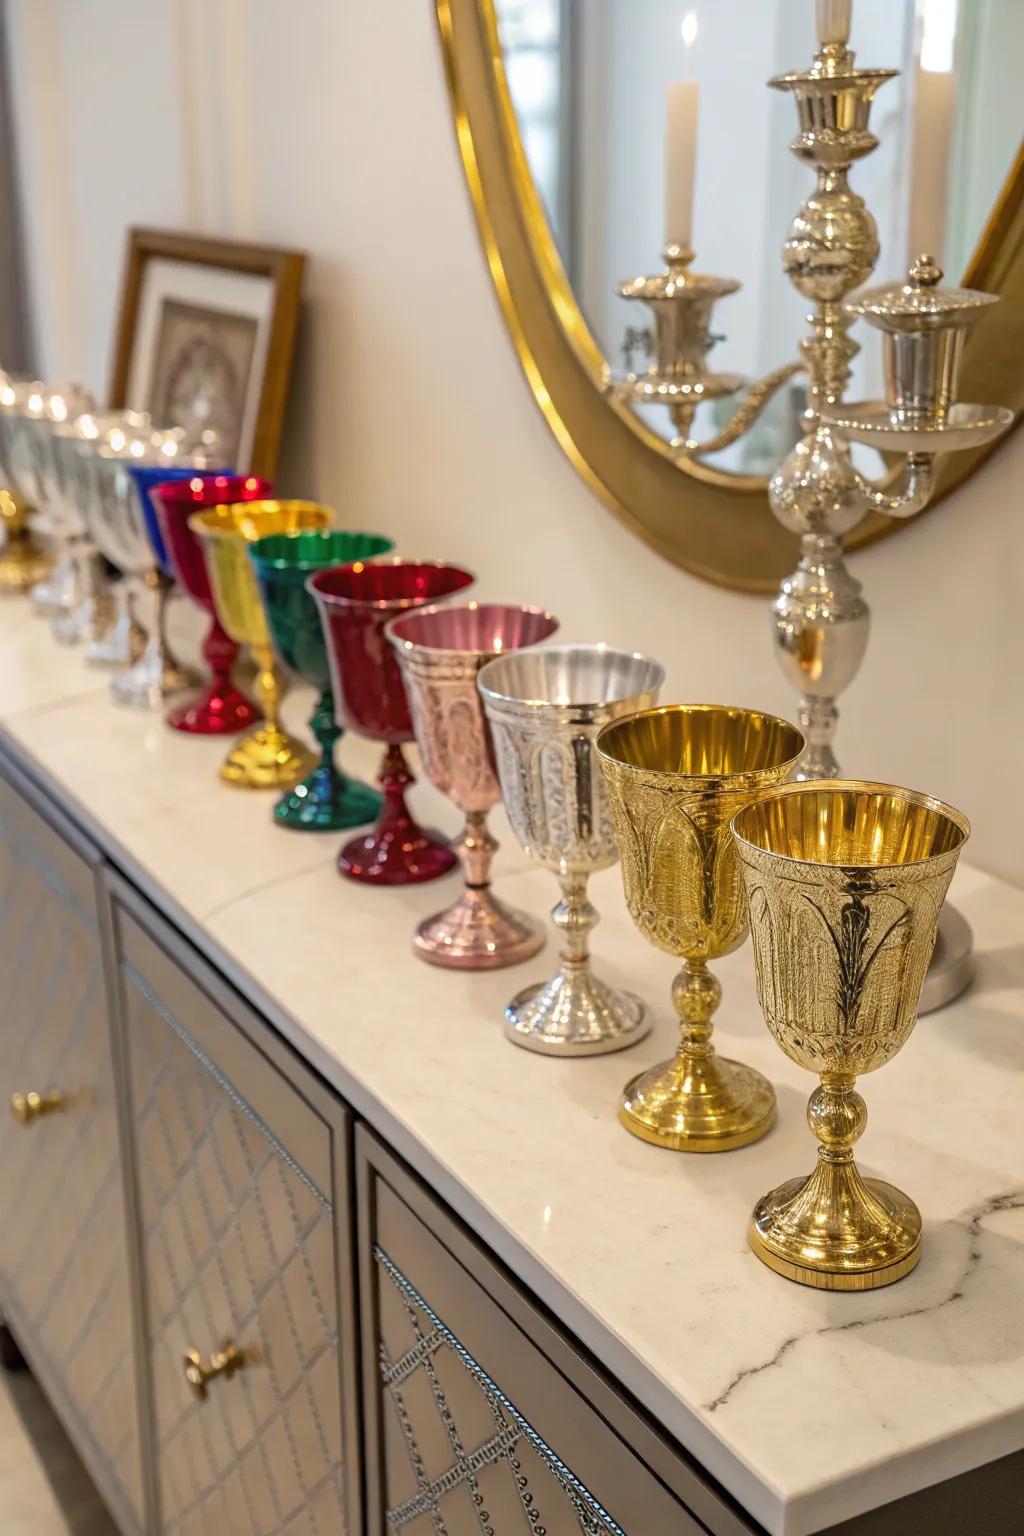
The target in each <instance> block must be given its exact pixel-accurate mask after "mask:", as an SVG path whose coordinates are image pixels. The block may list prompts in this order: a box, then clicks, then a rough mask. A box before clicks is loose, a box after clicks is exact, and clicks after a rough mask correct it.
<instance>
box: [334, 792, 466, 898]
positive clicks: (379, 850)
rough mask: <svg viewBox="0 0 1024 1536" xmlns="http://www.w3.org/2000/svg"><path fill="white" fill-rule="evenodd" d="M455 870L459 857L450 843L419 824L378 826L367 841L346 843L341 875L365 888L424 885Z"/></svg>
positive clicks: (357, 839)
mask: <svg viewBox="0 0 1024 1536" xmlns="http://www.w3.org/2000/svg"><path fill="white" fill-rule="evenodd" d="M386 813H387V806H385V814H386ZM454 867H455V855H454V853H452V850H451V848H450V847H449V846H448V843H447V841H446V839H445V838H443V837H442V836H441V835H440V833H438V832H428V831H426V830H425V829H424V828H423V827H420V826H417V825H416V824H415V822H413V823H411V824H410V823H405V824H402V825H398V826H393V827H385V828H384V829H383V830H382V829H381V828H380V827H379V826H376V827H374V828H373V831H372V832H368V833H367V834H366V836H365V837H354V838H353V839H352V841H351V842H350V843H346V844H345V846H344V848H343V849H342V850H341V853H340V854H339V855H338V869H339V870H340V872H341V873H342V874H343V875H346V876H347V877H348V879H349V880H361V881H363V883H364V884H365V885H421V884H422V883H423V882H424V881H426V880H437V879H439V878H440V876H441V875H446V874H447V873H448V872H449V870H451V869H454Z"/></svg>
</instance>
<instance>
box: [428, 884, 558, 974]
mask: <svg viewBox="0 0 1024 1536" xmlns="http://www.w3.org/2000/svg"><path fill="white" fill-rule="evenodd" d="M544 939H545V934H544V928H543V926H542V924H540V923H537V922H534V920H533V918H532V917H527V915H526V913H525V912H519V911H517V910H516V909H515V908H514V907H507V906H506V905H505V903H504V902H503V901H499V900H498V899H497V897H496V896H494V895H492V893H491V889H490V886H487V885H467V886H466V888H465V890H464V891H463V893H462V895H461V896H460V897H459V899H458V901H456V902H453V903H452V905H451V906H450V907H448V908H447V909H446V910H445V911H444V912H436V913H435V914H434V916H433V917H428V918H426V919H425V920H424V921H423V922H422V923H420V925H419V927H418V928H417V929H416V932H415V934H414V936H413V941H412V948H413V953H414V954H415V955H418V956H419V958H420V959H421V960H426V961H427V962H428V963H429V964H430V965H443V966H448V967H449V968H450V969H451V970H455V971H497V970H500V969H501V968H502V966H506V965H518V964H519V963H520V961H522V960H531V959H532V958H533V956H534V955H536V954H538V953H539V952H540V950H542V949H543V948H544Z"/></svg>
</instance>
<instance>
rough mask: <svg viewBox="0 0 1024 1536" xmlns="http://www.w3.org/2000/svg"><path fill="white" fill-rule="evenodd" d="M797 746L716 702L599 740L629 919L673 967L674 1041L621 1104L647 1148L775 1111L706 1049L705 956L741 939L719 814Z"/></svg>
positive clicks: (714, 1138) (751, 1133) (767, 1122)
mask: <svg viewBox="0 0 1024 1536" xmlns="http://www.w3.org/2000/svg"><path fill="white" fill-rule="evenodd" d="M803 749H804V738H803V737H802V736H801V734H800V732H799V731H798V730H797V729H796V727H795V726H793V725H790V724H789V722H788V721H786V720H778V719H776V717H775V716H774V715H762V714H759V713H757V712H756V711H755V710H750V709H732V708H729V707H728V706H726V705H713V704H677V705H674V706H670V707H667V708H663V709H648V710H644V711H643V712H642V713H640V714H637V715H631V716H629V717H628V718H627V719H625V720H619V721H617V722H616V723H615V724H614V725H610V726H608V727H606V729H605V730H603V731H602V732H601V734H600V736H599V737H598V740H597V750H598V755H599V757H600V759H601V767H602V769H603V771H604V776H605V783H606V784H607V786H608V798H609V800H610V801H611V807H612V815H613V816H614V818H615V836H616V840H617V842H618V845H619V852H620V855H621V858H622V879H623V883H624V885H625V888H626V905H627V906H628V908H629V914H630V916H631V917H632V919H633V921H634V923H635V924H636V926H637V927H638V928H639V929H640V932H641V933H642V934H643V935H644V937H645V938H647V939H649V940H650V942H651V943H652V944H655V945H657V947H658V948H659V949H664V950H667V951H668V953H669V954H670V955H678V956H679V957H680V958H681V959H682V960H683V962H684V964H683V968H682V970H681V971H680V972H679V975H678V976H677V977H676V979H675V982H674V983H673V986H672V1001H673V1003H674V1004H675V1007H676V1012H677V1013H678V1015H679V1026H680V1030H681V1032H682V1038H681V1040H680V1043H679V1049H678V1051H677V1052H676V1054H675V1056H674V1057H673V1058H672V1060H671V1061H664V1062H659V1063H658V1065H657V1066H654V1067H651V1068H649V1069H648V1071H646V1072H641V1073H640V1075H639V1076H638V1077H634V1078H633V1079H632V1081H631V1082H629V1083H627V1085H626V1088H625V1090H624V1092H623V1096H622V1102H621V1104H620V1107H619V1118H620V1120H621V1121H622V1123H623V1125H624V1126H625V1127H626V1129H627V1130H629V1131H632V1132H633V1134H634V1136H640V1137H642V1138H643V1140H644V1141H650V1142H653V1143H654V1145H655V1146H658V1147H668V1148H670V1149H672V1150H673V1151H676V1152H727V1151H729V1150H731V1149H732V1148H733V1147H743V1146H746V1145H747V1143H748V1142H751V1141H756V1140H757V1139H758V1137H759V1136H763V1135H764V1133H765V1132H766V1131H767V1130H768V1129H769V1127H770V1126H771V1124H772V1122H773V1121H774V1119H775V1092H774V1089H773V1088H772V1085H771V1083H769V1081H768V1079H767V1078H765V1077H763V1076H762V1075H761V1073H760V1072H755V1071H754V1069H753V1068H752V1067H747V1066H744V1065H743V1064H742V1063H741V1062H737V1061H728V1060H726V1059H724V1058H723V1057H721V1056H718V1055H716V1053H715V1049H714V1047H713V1046H712V1044H711V1016H712V1014H713V1013H714V1012H715V1009H716V1008H717V1007H718V1004H719V1002H720V1001H721V997H722V987H721V983H720V982H719V981H718V979H717V977H715V976H713V975H712V974H711V972H710V971H709V970H708V961H709V960H718V959H720V958H721V957H722V956H723V955H727V954H729V953H730V952H731V951H732V950H734V949H736V948H737V947H738V946H739V945H740V944H742V943H743V940H744V939H745V938H746V936H747V903H746V899H745V897H744V893H743V884H742V880H741V878H740V870H739V862H738V860H737V857H736V850H735V847H734V845H733V840H732V837H731V835H730V832H729V822H730V820H731V819H732V817H733V816H734V815H735V813H736V811H737V810H740V809H742V808H743V807H744V806H745V805H748V804H749V803H750V801H751V800H753V799H754V797H755V796H756V795H758V794H759V793H760V792H761V791H762V790H764V789H766V788H768V787H769V786H771V785H773V784H780V783H781V782H782V780H783V779H785V777H786V775H787V774H788V773H789V772H790V771H791V770H792V767H793V765H794V763H795V762H796V760H797V758H798V757H799V756H800V754H801V752H802V751H803Z"/></svg>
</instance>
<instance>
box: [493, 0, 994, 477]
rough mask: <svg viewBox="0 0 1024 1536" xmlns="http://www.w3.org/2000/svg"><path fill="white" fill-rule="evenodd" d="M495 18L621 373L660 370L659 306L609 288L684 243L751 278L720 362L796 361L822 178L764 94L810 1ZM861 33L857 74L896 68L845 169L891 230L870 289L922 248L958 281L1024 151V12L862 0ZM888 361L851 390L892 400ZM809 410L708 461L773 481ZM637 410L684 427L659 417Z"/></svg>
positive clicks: (870, 366) (533, 0)
mask: <svg viewBox="0 0 1024 1536" xmlns="http://www.w3.org/2000/svg"><path fill="white" fill-rule="evenodd" d="M496 11H497V16H498V24H499V30H500V36H501V42H502V48H503V56H504V65H505V72H506V76H507V79H508V85H509V91H510V95H511V98H512V102H513V105H514V108H515V111H516V115H517V118H518V123H519V129H520V134H521V137H522V141H523V146H524V150H525V153H526V156H527V160H528V162H529V165H530V167H531V170H532V172H533V176H534V179H535V182H536V185H537V188H538V191H539V193H540V195H541V198H542V201H543V204H544V207H545V209H546V211H547V215H548V219H549V222H550V226H551V230H552V233H553V235H554V238H555V241H556V244H557V246H558V250H559V253H560V255H561V259H562V263H563V265H564V267H565V271H566V275H567V276H568V278H569V281H570V283H571V285H572V288H573V291H574V293H575V295H576V299H577V302H578V304H579V306H580V309H581V310H582V312H583V315H584V317H585V318H586V321H587V323H588V325H589V327H590V329H591V331H592V333H593V335H594V336H595V338H596V340H597V342H598V344H599V345H600V347H601V349H602V351H603V353H604V355H605V357H606V358H607V360H608V363H609V366H610V368H611V369H612V370H613V371H615V372H622V371H624V370H636V371H637V372H642V371H643V370H644V369H645V368H646V366H647V354H646V352H645V343H646V342H647V340H648V336H647V333H646V332H645V329H644V328H645V326H646V325H647V324H648V316H649V311H648V310H647V308H646V306H643V305H639V304H636V303H632V302H629V301H627V300H626V299H624V298H622V297H620V296H619V294H618V291H617V290H618V288H619V285H620V284H621V283H622V281H623V280H624V279H628V278H630V277H635V276H637V275H640V274H643V275H645V276H647V275H653V274H656V273H659V272H661V271H662V270H663V268H664V266H665V263H664V261H663V259H662V252H663V251H664V249H665V246H666V244H667V243H668V242H669V241H672V240H675V241H676V242H677V243H683V242H688V243H689V244H690V246H691V247H692V248H693V249H694V250H695V252H696V256H695V259H694V261H693V263H692V270H693V271H694V272H700V273H707V274H712V275H714V276H716V277H721V278H731V279H734V280H736V281H737V282H738V283H739V284H740V285H741V286H740V287H739V289H738V290H737V291H736V292H734V293H732V294H730V295H729V296H727V297H723V298H721V299H720V300H719V301H718V303H717V304H716V306H715V308H714V311H713V315H712V324H711V330H712V334H713V337H714V344H713V350H712V352H711V354H710V357H709V367H711V368H713V369H714V370H715V372H716V373H726V374H732V375H739V376H742V377H743V378H744V379H746V380H748V381H754V380H757V379H760V378H761V377H762V376H764V375H765V374H767V373H769V372H770V371H772V370H775V369H777V368H779V367H780V365H782V364H785V363H786V362H787V361H788V360H790V359H793V358H794V357H795V356H796V347H797V341H798V338H799V337H800V336H801V335H802V334H803V332H804V329H805V326H804V310H805V309H806V304H805V302H804V301H803V300H801V298H800V296H799V295H798V294H797V293H796V292H795V291H794V290H793V288H792V287H791V285H790V284H789V283H788V282H787V281H786V279H785V277H784V275H783V273H782V269H781V263H780V252H781V249H782V245H783V242H784V240H785V236H786V231H787V229H788V227H789V224H790V222H791V220H792V218H793V215H794V214H795V212H796V210H797V209H798V208H799V206H800V204H801V203H802V201H803V200H804V198H805V197H806V196H807V194H808V192H809V190H810V187H811V184H812V183H811V176H810V173H809V171H808V170H807V168H806V167H805V166H803V165H801V164H800V162H799V161H798V160H797V159H796V158H795V157H794V156H793V155H792V154H790V153H789V149H788V145H789V143H790V141H791V140H792V138H793V136H794V133H795V126H796V125H795V116H794V111H793V102H792V100H791V98H790V97H789V96H788V95H787V94H785V93H780V92H776V91H772V90H769V89H767V88H766V84H765V82H766V80H767V79H768V77H769V76H771V75H774V74H779V73H783V72H785V71H787V70H791V69H802V68H805V67H807V65H808V64H809V63H810V60H811V58H812V55H813V53H814V52H815V49H816V46H817V44H816V40H815V31H814V7H813V6H812V5H811V4H810V3H809V0H807V3H803V4H794V3H793V0H496ZM850 41H851V46H852V47H853V48H854V49H855V50H856V54H857V62H858V64H860V65H863V66H879V67H896V68H899V69H900V71H901V73H900V75H899V76H898V77H897V78H896V79H894V80H892V81H891V82H889V83H888V84H886V85H885V86H884V87H883V88H882V89H881V90H880V92H879V94H878V98H877V100H876V102H875V106H874V109H873V116H872V129H873V131H874V132H875V134H876V135H877V137H878V138H879V140H880V145H879V148H878V149H877V150H875V151H874V153H873V154H871V155H870V156H868V157H867V158H866V159H864V160H862V161H860V162H859V163H858V164H857V165H856V166H854V168H853V171H852V173H851V184H852V186H853V187H854V189H855V190H856V192H857V193H859V195H860V196H862V197H863V198H864V199H865V200H866V202H867V204H868V207H869V208H870V209H871V211H872V212H873V214H874V216H875V219H876V222H877V224H878V234H879V241H880V245H881V256H880V258H879V262H878V266H877V269H876V273H875V277H874V279H873V281H880V280H883V279H887V278H890V277H896V276H898V275H900V273H901V272H902V271H904V270H905V269H906V267H907V265H908V262H909V261H910V260H911V259H912V257H913V256H915V255H917V254H918V253H920V252H922V251H928V252H930V253H931V254H933V255H935V256H937V257H938V259H939V261H940V264H941V265H942V266H943V267H944V269H945V271H946V273H947V277H948V280H949V281H952V282H959V281H960V279H961V278H962V276H963V273H964V270H965V268H966V266H967V264H968V262H969V260H970V257H971V254H972V252H973V250H974V248H975V246H976V244H977V242H978V240H979V238H980V236H981V234H982V231H983V229H984V227H985V224H986V222H987V220H988V218H989V215H990V213H991V210H992V207H993V205H994V203H995V202H996V200H997V198H998V196H999V193H1000V190H1001V188H1002V186H1003V184H1004V182H1005V180H1006V177H1007V174H1008V172H1009V170H1010V168H1011V166H1012V164H1013V161H1014V158H1015V156H1016V154H1017V152H1018V149H1019V144H1020V138H1021V111H1020V97H1019V87H1018V84H1017V82H1018V81H1019V78H1020V74H1021V69H1022V67H1024V4H1022V3H1021V0H860V3H859V4H858V5H857V6H855V7H854V18H853V31H852V35H851V39H850ZM669 226H671V227H669ZM860 339H861V341H862V345H863V343H864V338H863V337H862V338H860ZM881 368H882V360H881V354H880V349H879V348H878V347H877V346H872V345H864V346H863V351H862V352H861V353H860V354H859V356H858V357H857V358H855V360H854V362H853V377H852V379H851V382H850V386H849V389H848V391H847V393H848V397H849V398H851V399H855V398H866V397H875V396H877V395H879V394H881V393H882V392H883V384H882V376H881ZM740 399H741V395H740V394H738V393H731V394H728V395H723V396H722V397H720V398H717V399H712V400H708V401H706V402H705V403H704V404H702V405H701V407H700V409H699V410H698V411H697V413H696V415H695V417H694V419H693V422H692V425H691V426H690V428H689V429H688V430H689V432H690V433H691V434H692V436H693V437H695V438H697V439H699V440H701V441H705V440H707V439H708V438H711V437H713V436H715V435H717V433H718V432H719V431H720V430H721V429H722V428H723V427H724V426H725V424H726V422H727V421H728V420H729V418H730V417H731V416H732V414H733V412H734V411H735V409H736V406H737V404H738V402H739V400H740ZM803 404H804V385H803V381H802V378H801V376H800V375H799V374H798V375H796V376H795V377H793V378H789V379H787V380H786V381H785V382H784V383H783V384H782V385H781V386H780V387H779V388H778V390H777V391H776V393H775V394H774V395H773V397H772V399H771V400H770V402H769V404H768V406H767V407H766V409H765V410H764V412H763V414H762V415H761V416H760V418H759V419H758V421H757V422H756V424H755V425H754V426H753V427H752V428H751V429H750V430H749V431H748V432H746V434H745V435H743V436H742V437H741V438H740V439H739V440H738V441H737V442H735V443H733V444H732V445H731V446H730V447H728V448H726V449H724V450H722V451H720V452H718V453H715V454H711V455H708V456H707V457H706V458H705V459H704V460H703V462H706V463H708V464H713V465H715V466H716V467H717V468H720V469H725V470H729V471H735V472H738V473H744V474H769V473H770V472H771V471H772V470H773V469H774V468H775V467H776V465H777V464H778V463H779V461H780V460H781V459H782V458H783V457H784V456H785V454H786V453H787V452H788V450H789V449H790V447H791V446H792V445H793V444H794V443H795V442H796V441H797V439H798V437H799V436H800V430H799V418H800V413H801V411H802V409H803ZM640 414H641V416H642V417H643V419H644V421H645V422H646V423H647V425H648V426H650V427H651V428H652V429H653V430H654V431H656V432H657V433H659V435H661V436H663V437H665V438H666V439H670V438H672V437H673V436H675V435H676V429H675V428H674V427H673V425H672V421H671V420H670V417H669V413H668V411H667V410H666V409H664V408H663V407H660V406H650V407H646V406H642V407H640Z"/></svg>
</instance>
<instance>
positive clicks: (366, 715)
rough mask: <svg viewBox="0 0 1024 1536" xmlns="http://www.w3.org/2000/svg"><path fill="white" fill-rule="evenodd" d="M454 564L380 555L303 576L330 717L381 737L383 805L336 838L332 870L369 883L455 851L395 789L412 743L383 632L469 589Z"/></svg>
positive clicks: (400, 877) (422, 869)
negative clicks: (358, 833) (314, 610)
mask: <svg viewBox="0 0 1024 1536" xmlns="http://www.w3.org/2000/svg"><path fill="white" fill-rule="evenodd" d="M474 579H475V578H474V577H473V576H472V575H471V574H470V572H469V571H465V570H463V569H462V567H461V566H458V565H446V564H443V563H441V562H438V561H432V560H403V559H401V558H399V557H398V556H391V557H388V556H385V557H384V558H382V559H380V560H375V561H374V562H373V563H372V564H364V563H363V562H362V561H358V560H357V561H355V562H354V563H353V564H352V565H338V566H331V567H329V568H328V569H327V570H323V571H317V572H316V574H315V575H313V576H311V577H310V578H309V580H308V582H307V583H306V587H307V590H308V591H309V592H311V593H312V594H313V597H314V598H315V599H316V604H317V607H318V608H319V610H320V622H321V624H322V625H323V630H324V639H325V641H326V643H327V656H328V660H329V662H330V668H331V685H332V687H333V690H334V704H335V709H336V711H337V713H338V716H339V717H340V718H341V719H342V720H344V722H345V724H346V725H347V726H349V727H350V728H351V729H352V730H353V731H357V732H358V733H359V734H360V735H361V736H368V737H369V738H370V740H371V741H383V742H386V743H387V751H386V752H385V754H384V762H383V764H382V766H381V772H380V779H379V783H380V786H381V789H382V790H383V791H384V804H383V806H382V807H381V812H380V815H379V816H378V817H377V820H376V822H375V824H374V826H373V828H372V829H371V831H370V832H368V833H366V834H364V835H363V836H362V837H355V838H353V839H352V841H351V842H350V843H346V844H345V846H344V848H343V849H342V850H341V854H340V855H339V858H338V868H339V869H340V870H341V873H342V874H343V875H348V876H349V877H350V879H353V880H364V881H366V882H367V884H371V885H415V884H418V883H419V882H421V881H423V880H435V879H436V878H437V876H438V875H444V874H447V873H448V871H449V870H450V869H451V868H452V866H453V865H454V863H455V855H454V853H453V852H452V850H451V848H450V847H449V846H448V843H447V841H446V840H445V839H444V838H441V837H439V836H438V835H437V834H436V833H431V832H427V831H425V830H424V828H423V827H421V826H419V824H418V823H417V822H416V821H414V820H413V818H412V816H411V815H410V813H409V808H408V806H407V805H406V803H405V791H406V789H407V788H408V787H409V785H410V784H412V783H413V782H414V779H413V775H412V773H411V772H410V770H409V765H408V763H407V762H406V760H405V755H404V753H403V752H402V743H403V742H406V741H412V740H413V737H414V734H415V732H414V731H413V724H412V717H411V715H410V713H409V701H408V699H407V698H406V695H405V686H404V684H403V682H402V674H401V672H400V670H399V666H398V661H397V659H396V657H395V653H394V651H393V649H392V647H391V644H390V642H389V641H388V638H387V636H386V635H385V633H384V628H385V625H386V624H387V623H388V622H389V620H391V619H393V618H396V617H397V616H398V615H399V614H401V613H407V612H408V611H409V609H411V608H420V607H422V606H423V604H424V603H436V602H438V601H440V600H442V599H444V598H446V597H452V596H453V595H454V594H455V593H456V592H463V591H465V589H466V588H467V587H468V586H471V585H472V583H473V581H474Z"/></svg>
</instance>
